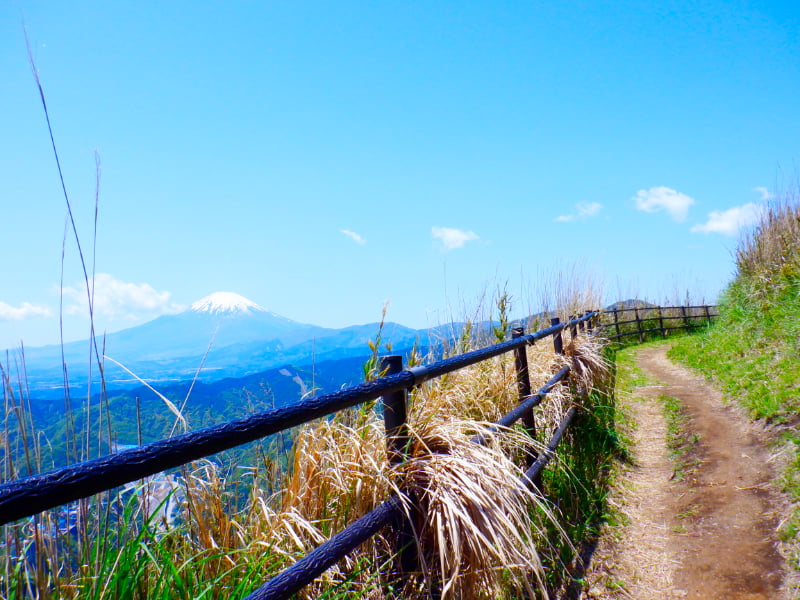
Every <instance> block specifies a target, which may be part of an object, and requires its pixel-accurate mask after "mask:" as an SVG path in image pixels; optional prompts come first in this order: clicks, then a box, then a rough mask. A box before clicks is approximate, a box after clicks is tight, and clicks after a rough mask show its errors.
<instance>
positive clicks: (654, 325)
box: [600, 304, 719, 342]
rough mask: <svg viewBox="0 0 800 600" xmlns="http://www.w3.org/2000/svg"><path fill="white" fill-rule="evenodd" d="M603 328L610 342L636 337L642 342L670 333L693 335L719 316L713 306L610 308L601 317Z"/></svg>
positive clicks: (715, 307)
mask: <svg viewBox="0 0 800 600" xmlns="http://www.w3.org/2000/svg"><path fill="white" fill-rule="evenodd" d="M600 315H601V316H600V324H601V326H602V328H603V334H604V337H605V338H606V339H608V340H617V341H618V340H622V339H623V338H625V337H629V336H636V337H637V338H638V341H639V342H644V341H645V340H646V339H648V338H652V337H654V336H655V337H667V336H668V335H669V334H670V333H673V332H676V331H680V332H687V333H688V332H691V331H694V330H695V329H698V328H702V327H707V326H709V325H711V323H712V321H713V320H714V319H715V318H717V317H718V316H719V310H718V307H717V306H715V305H713V304H703V305H700V306H634V307H630V308H611V309H606V310H604V311H602V312H601V313H600Z"/></svg>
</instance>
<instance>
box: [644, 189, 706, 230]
mask: <svg viewBox="0 0 800 600" xmlns="http://www.w3.org/2000/svg"><path fill="white" fill-rule="evenodd" d="M633 201H634V202H635V203H636V210H640V211H642V212H648V213H654V212H659V211H662V210H665V211H667V212H668V213H669V216H670V217H672V220H673V221H679V222H680V221H685V220H686V215H688V214H689V207H690V206H691V205H692V204H694V198H691V197H689V196H687V195H686V194H682V193H680V192H678V191H675V190H673V189H672V188H668V187H664V186H660V187H653V188H650V189H649V190H639V191H638V192H636V196H634V197H633Z"/></svg>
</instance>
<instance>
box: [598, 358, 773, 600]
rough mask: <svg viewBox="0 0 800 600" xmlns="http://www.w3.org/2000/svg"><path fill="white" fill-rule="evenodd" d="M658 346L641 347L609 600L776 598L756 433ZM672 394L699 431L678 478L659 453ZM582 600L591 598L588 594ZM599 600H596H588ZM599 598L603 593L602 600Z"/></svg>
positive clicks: (769, 500)
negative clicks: (617, 585) (643, 381)
mask: <svg viewBox="0 0 800 600" xmlns="http://www.w3.org/2000/svg"><path fill="white" fill-rule="evenodd" d="M666 350H667V348H666V347H665V346H655V347H647V348H643V349H642V350H641V351H640V352H639V354H638V364H639V367H640V368H641V369H642V371H644V372H645V373H646V374H647V375H648V377H649V378H650V379H651V380H653V381H654V382H656V383H657V384H656V385H649V386H643V387H640V388H637V389H636V390H635V391H634V395H635V396H636V397H639V398H644V401H643V402H640V403H637V405H636V414H635V415H634V418H635V420H636V421H637V431H636V434H635V436H634V438H635V439H634V442H635V449H634V452H635V461H636V466H635V468H634V469H633V471H632V473H631V489H632V491H631V493H630V497H629V498H628V499H627V506H626V508H625V511H624V512H625V513H626V514H627V516H628V518H629V523H630V524H629V526H628V527H627V529H626V532H625V534H624V539H623V540H620V541H618V542H617V543H616V544H615V546H616V548H615V550H614V551H613V554H615V555H616V556H615V559H614V562H615V563H616V566H615V567H614V568H613V569H612V570H613V571H614V573H613V577H614V578H616V579H617V580H618V581H620V582H624V591H623V592H621V593H620V594H617V595H615V596H614V597H618V598H636V600H651V599H652V600H655V599H658V600H665V599H672V598H681V599H690V600H701V599H702V600H715V599H723V598H724V599H726V600H756V599H758V600H761V599H770V600H773V599H782V598H784V597H785V596H784V595H783V592H782V590H781V585H782V581H783V570H782V568H783V563H784V561H783V559H782V557H781V555H780V553H779V551H778V540H777V535H776V528H777V525H778V513H777V507H778V506H780V500H779V498H778V497H777V495H776V494H775V492H774V491H773V490H772V489H771V488H770V485H769V481H770V479H771V478H772V476H773V475H772V473H771V471H770V463H769V462H768V461H769V453H768V451H767V449H766V448H765V446H764V444H763V442H762V437H761V436H759V435H758V431H757V429H756V428H755V427H754V426H753V425H752V424H750V423H749V422H748V421H747V420H746V419H744V418H743V417H742V416H741V415H740V414H739V413H738V411H737V410H736V409H735V408H734V407H731V406H724V405H723V403H722V398H721V395H720V394H719V392H718V391H717V390H715V389H714V388H713V386H711V385H710V384H709V383H708V382H706V381H705V380H704V379H703V378H701V377H698V376H696V375H694V374H692V373H691V372H689V371H687V370H686V369H684V368H682V367H680V366H677V365H675V364H673V363H672V362H670V361H669V360H668V359H667V357H666ZM662 395H665V396H672V397H674V398H678V399H679V400H680V402H681V404H682V405H683V406H684V408H685V412H686V414H687V415H688V416H689V417H690V419H691V420H690V421H689V422H688V423H687V425H686V427H687V428H688V429H689V430H690V431H692V432H696V433H697V434H699V442H698V443H697V444H696V445H695V449H694V450H693V452H694V458H696V459H697V466H696V468H694V469H693V470H692V471H691V472H690V473H689V474H688V475H687V476H686V477H685V478H684V480H682V481H676V480H675V479H674V478H673V477H672V476H673V464H672V462H671V459H670V458H669V456H668V455H667V449H666V443H665V438H666V425H665V422H664V417H663V415H662V404H661V402H660V400H659V399H658V398H659V396H662ZM589 597H592V596H591V594H590V595H589ZM595 597H602V596H595ZM606 597H608V596H606Z"/></svg>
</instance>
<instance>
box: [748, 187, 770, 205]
mask: <svg viewBox="0 0 800 600" xmlns="http://www.w3.org/2000/svg"><path fill="white" fill-rule="evenodd" d="M753 191H754V192H758V196H759V198H758V199H759V200H761V201H762V202H765V201H767V200H772V199H773V198H774V197H775V194H773V193H771V192H770V191H769V190H768V189H767V188H765V187H754V188H753Z"/></svg>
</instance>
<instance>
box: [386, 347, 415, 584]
mask: <svg viewBox="0 0 800 600" xmlns="http://www.w3.org/2000/svg"><path fill="white" fill-rule="evenodd" d="M402 370H403V357H402V356H400V355H391V356H383V357H381V372H384V373H386V375H387V376H388V375H395V374H397V373H400V372H401V371H402ZM381 399H382V401H383V427H384V430H385V431H386V454H387V456H388V458H389V463H390V464H399V463H401V462H403V461H404V460H405V459H406V455H407V452H408V443H409V441H410V438H409V435H408V424H407V421H406V411H407V405H408V390H406V389H403V390H399V391H397V392H392V393H391V394H385V395H383V396H382V397H381ZM410 500H411V502H412V503H414V504H415V502H414V498H410ZM395 526H396V527H397V533H398V536H397V547H396V548H395V554H396V555H397V556H398V557H399V561H398V563H397V569H398V570H399V571H400V572H405V573H407V572H411V571H416V570H417V569H418V565H417V563H418V560H417V546H416V540H415V538H414V529H413V527H412V526H411V522H410V521H409V520H408V518H406V517H405V516H404V517H403V518H402V519H401V520H400V522H398V523H396V524H395Z"/></svg>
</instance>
